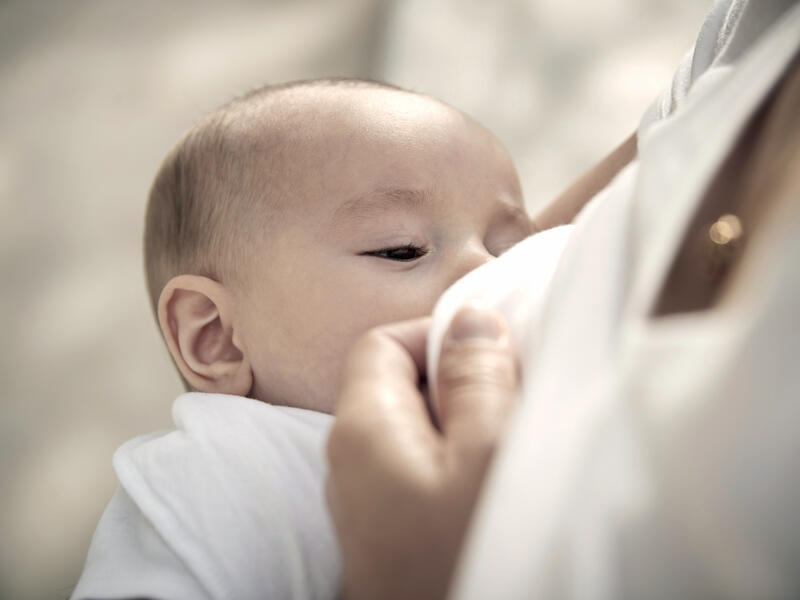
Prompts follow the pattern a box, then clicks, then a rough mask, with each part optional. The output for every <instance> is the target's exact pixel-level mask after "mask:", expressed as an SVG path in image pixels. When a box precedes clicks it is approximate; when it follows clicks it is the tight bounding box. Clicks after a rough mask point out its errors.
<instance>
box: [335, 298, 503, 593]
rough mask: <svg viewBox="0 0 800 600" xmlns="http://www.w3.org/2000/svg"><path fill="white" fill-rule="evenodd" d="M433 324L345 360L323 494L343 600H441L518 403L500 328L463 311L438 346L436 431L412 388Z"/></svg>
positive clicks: (490, 318) (364, 342)
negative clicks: (337, 550)
mask: <svg viewBox="0 0 800 600" xmlns="http://www.w3.org/2000/svg"><path fill="white" fill-rule="evenodd" d="M429 324H430V320H429V319H427V318H426V319H417V320H413V321H406V322H403V323H397V324H393V325H388V326H384V327H379V328H376V329H373V330H371V331H370V332H368V333H367V334H365V335H364V336H363V337H362V338H361V339H360V340H359V341H358V342H357V343H356V344H355V345H354V346H353V348H352V350H351V352H350V356H349V361H348V364H347V368H346V373H345V380H344V385H343V390H342V393H341V396H340V398H339V402H338V404H337V407H336V417H337V419H336V423H335V425H334V427H333V430H332V431H331V435H330V439H329V442H328V456H329V461H330V467H331V471H330V478H329V481H328V489H327V492H328V502H329V505H330V508H331V512H332V515H333V520H334V523H335V526H336V531H337V535H338V538H339V543H340V546H341V550H342V554H343V559H344V575H343V582H342V585H343V591H344V595H345V597H346V598H348V600H358V599H375V598H381V599H384V600H389V599H392V598H414V599H425V598H443V597H444V596H445V594H446V593H447V589H448V586H449V583H450V578H451V577H452V575H453V569H454V566H455V563H456V558H457V556H458V551H459V548H460V546H461V542H462V540H463V537H464V533H465V531H466V528H467V524H468V522H469V518H470V514H471V512H472V509H473V506H474V504H475V501H476V499H477V496H478V492H479V490H480V486H481V482H482V481H483V477H484V475H485V473H486V469H487V467H488V465H489V461H490V460H491V457H492V454H493V451H494V448H495V445H496V444H497V441H498V440H499V439H500V436H501V434H502V431H503V427H504V425H505V423H506V420H507V417H508V414H509V412H510V408H511V406H512V403H513V400H514V398H515V394H516V387H517V369H516V363H515V360H514V358H513V355H512V352H511V348H510V339H509V335H508V332H507V329H506V326H505V323H504V322H503V320H502V318H501V317H500V316H499V315H498V314H497V313H494V312H490V311H487V310H483V309H478V308H476V307H467V308H465V309H462V310H461V311H460V312H459V313H458V314H457V315H456V317H455V318H454V319H453V323H452V324H451V326H450V329H449V330H448V332H447V334H446V335H445V339H444V342H443V344H442V353H441V358H440V361H439V372H438V374H437V375H438V376H437V382H438V384H437V385H438V390H437V392H438V395H437V397H438V402H439V404H438V410H439V414H438V415H437V420H438V424H439V428H438V429H437V428H436V427H435V426H434V425H433V423H432V421H431V418H430V416H429V413H428V409H427V408H426V403H425V399H424V397H423V394H422V392H420V388H419V382H420V379H421V377H423V376H424V365H425V343H426V337H427V331H428V326H429Z"/></svg>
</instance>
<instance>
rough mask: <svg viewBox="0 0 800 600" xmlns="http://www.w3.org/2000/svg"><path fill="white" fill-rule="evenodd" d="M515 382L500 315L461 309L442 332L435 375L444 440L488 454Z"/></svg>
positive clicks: (504, 417)
mask: <svg viewBox="0 0 800 600" xmlns="http://www.w3.org/2000/svg"><path fill="white" fill-rule="evenodd" d="M517 383H518V377H517V366H516V360H515V358H514V355H513V352H512V348H511V339H510V336H509V334H508V328H507V326H506V323H505V321H504V320H503V317H502V316H501V315H500V314H499V313H497V312H496V311H494V310H491V309H488V308H484V307H480V306H475V305H468V306H466V307H464V308H462V309H461V310H460V311H459V312H458V313H456V315H455V317H454V318H453V321H452V322H451V324H450V328H449V329H448V330H447V332H446V333H445V336H444V340H443V341H442V349H441V355H440V357H439V368H438V372H437V374H436V386H437V389H436V395H437V399H438V407H437V408H438V417H439V425H440V427H441V430H442V434H443V435H444V437H445V440H446V442H447V443H452V444H453V445H456V446H458V447H459V448H461V449H464V450H468V449H469V450H477V451H478V453H479V454H480V453H484V454H486V453H487V451H488V452H489V453H490V452H491V450H492V449H493V448H494V445H495V443H496V442H497V440H498V439H499V437H500V434H501V433H502V429H503V427H504V425H505V422H506V420H507V418H508V415H509V413H510V409H511V407H512V406H513V404H514V401H515V399H516V393H517ZM487 458H488V457H487Z"/></svg>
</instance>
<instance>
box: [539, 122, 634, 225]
mask: <svg viewBox="0 0 800 600" xmlns="http://www.w3.org/2000/svg"><path fill="white" fill-rule="evenodd" d="M634 158H636V132H634V133H633V134H631V135H630V136H629V137H628V139H626V140H625V141H624V142H622V144H620V145H619V146H617V147H616V148H615V149H614V150H613V151H611V153H610V154H608V156H606V157H605V158H604V159H603V160H601V161H600V162H599V163H597V164H596V165H595V166H594V167H592V168H591V169H590V170H589V171H587V172H586V173H584V174H583V175H581V177H579V178H578V179H577V180H576V181H575V182H574V183H573V184H572V185H570V186H569V187H568V188H567V189H566V190H565V191H564V192H563V193H562V194H561V195H560V196H558V197H557V198H556V199H555V200H553V201H552V202H551V203H550V204H548V205H547V206H545V207H544V208H543V209H542V210H540V211H539V212H538V213H537V214H536V215H535V216H534V217H533V225H534V227H535V228H536V230H537V231H544V230H545V229H550V228H551V227H556V226H557V225H565V224H566V223H570V222H571V221H572V219H573V218H575V215H577V214H578V213H579V212H580V210H581V209H582V208H583V207H584V205H585V204H586V203H587V202H588V201H589V200H591V199H592V198H593V197H594V195H595V194H596V193H597V192H599V191H600V190H602V189H603V188H604V187H606V185H608V183H609V182H610V181H611V180H612V179H613V178H614V176H615V175H616V174H617V173H619V172H620V171H621V170H622V169H623V167H625V166H626V165H627V164H628V163H630V162H631V161H632V160H633V159H634Z"/></svg>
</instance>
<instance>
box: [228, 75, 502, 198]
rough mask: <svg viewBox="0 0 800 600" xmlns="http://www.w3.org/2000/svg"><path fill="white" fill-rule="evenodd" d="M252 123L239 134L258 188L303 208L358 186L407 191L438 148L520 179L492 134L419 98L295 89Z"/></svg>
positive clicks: (269, 103)
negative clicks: (248, 146)
mask: <svg viewBox="0 0 800 600" xmlns="http://www.w3.org/2000/svg"><path fill="white" fill-rule="evenodd" d="M249 116H250V117H251V118H250V119H243V120H242V121H241V123H242V125H243V127H242V129H241V132H242V134H243V136H244V137H246V138H248V139H249V140H251V144H252V145H251V149H252V153H251V154H252V156H251V158H253V159H254V160H253V161H252V162H251V161H248V162H250V164H251V165H252V169H251V173H250V174H249V176H250V177H252V181H253V185H254V186H262V187H263V188H264V189H270V190H278V189H280V190H281V191H282V192H283V193H281V194H279V196H280V197H282V198H284V199H285V200H284V202H290V203H291V205H294V206H296V205H298V204H300V208H302V203H303V201H304V200H306V201H311V200H313V201H319V199H320V198H326V197H327V198H329V199H330V201H331V202H333V201H334V198H337V199H338V200H342V201H344V200H346V199H347V198H348V197H349V196H350V195H351V194H350V192H352V191H353V189H355V188H357V187H359V184H360V183H363V185H364V186H366V187H378V188H384V187H403V185H404V184H405V182H408V181H410V180H413V179H415V178H416V174H417V173H420V172H422V171H424V170H425V168H424V167H425V164H424V163H423V159H422V158H421V157H424V156H426V155H428V156H429V155H430V154H431V151H432V149H433V151H434V152H436V153H437V154H438V155H439V156H441V155H445V154H449V155H453V156H454V157H455V156H457V155H466V154H470V157H471V158H472V159H476V162H477V163H478V165H480V163H484V162H485V163H486V164H494V165H502V167H503V168H504V169H507V170H508V171H509V173H508V176H509V178H510V179H516V173H515V171H514V170H513V164H512V163H511V161H510V157H508V155H507V152H506V151H505V149H504V148H503V147H502V144H500V142H499V141H498V140H497V139H496V138H495V137H494V136H493V135H492V134H491V133H490V132H488V130H486V129H485V128H483V126H481V125H479V124H478V123H477V122H475V121H473V120H472V119H471V118H469V117H467V116H466V115H464V114H463V113H461V112H459V111H457V110H456V109H454V108H452V107H450V106H448V105H446V104H444V103H442V102H440V101H438V100H436V99H433V98H430V97H427V96H422V95H419V94H414V93H410V92H406V91H402V90H394V89H383V88H377V87H375V88H371V87H336V86H310V87H301V88H290V89H286V90H282V91H280V92H278V93H275V94H272V95H271V96H270V97H269V98H268V99H267V100H266V101H265V102H264V103H263V105H261V106H259V107H257V109H256V110H255V111H254V112H252V113H250V115H249ZM247 121H250V122H249V123H246V122H247ZM466 149H469V150H466ZM426 153H427V154H426ZM378 157H380V158H382V159H383V160H377V158H378ZM476 157H477V158H476ZM455 160H456V159H454V162H455ZM442 175H446V174H442ZM367 180H371V183H370V182H368V181H367ZM434 183H435V182H428V184H429V185H433V184H434ZM411 187H417V186H414V185H412V186H411ZM426 187H427V186H426ZM347 188H352V189H350V190H349V191H347ZM287 208H288V207H287ZM292 212H294V211H292ZM301 212H302V211H301Z"/></svg>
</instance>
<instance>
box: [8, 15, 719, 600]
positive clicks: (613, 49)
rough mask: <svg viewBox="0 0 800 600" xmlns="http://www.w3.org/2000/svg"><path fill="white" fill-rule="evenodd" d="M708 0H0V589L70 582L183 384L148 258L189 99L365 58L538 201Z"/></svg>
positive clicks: (671, 62)
mask: <svg viewBox="0 0 800 600" xmlns="http://www.w3.org/2000/svg"><path fill="white" fill-rule="evenodd" d="M709 5H710V0H701V1H698V0H670V1H669V2H664V1H663V0H595V1H593V2H586V1H585V0H497V1H494V2H487V1H484V0H397V1H394V2H392V1H388V0H387V1H381V0H272V1H263V2H225V3H222V2H210V1H197V0H192V1H189V0H171V1H170V2H162V1H156V0H139V1H137V2H120V1H106V2H99V1H95V2H91V1H89V0H85V1H75V0H72V1H59V2H55V1H50V2H48V1H44V0H41V1H25V0H5V1H2V2H0V332H2V336H3V339H4V342H3V345H2V349H0V381H1V382H2V387H0V407H1V408H2V419H0V428H1V429H0V452H1V454H0V502H1V503H2V505H1V506H2V511H0V598H2V599H28V598H31V599H33V598H62V599H63V598H66V597H67V596H69V594H70V593H71V591H72V587H73V586H74V584H75V582H76V581H77V578H78V575H79V572H80V569H81V566H82V564H83V560H84V558H85V554H86V550H87V548H88V545H89V541H90V539H91V535H92V532H93V530H94V526H95V524H96V523H97V520H98V518H99V517H100V514H101V512H102V510H103V507H104V505H105V503H106V502H107V501H108V499H109V498H110V497H111V494H112V493H113V491H114V488H115V486H116V479H115V477H114V473H113V471H112V468H111V455H112V453H113V451H114V449H115V448H116V447H117V446H118V445H119V444H121V443H122V442H123V441H125V440H126V439H129V438H131V437H133V436H135V435H138V434H140V433H144V432H148V431H153V430H157V429H165V428H169V427H170V424H171V422H170V405H171V402H172V400H173V399H174V397H175V396H176V395H177V394H178V393H180V391H181V387H180V383H179V380H178V377H177V376H176V374H175V373H174V372H173V369H172V366H171V363H170V361H169V359H168V356H167V353H166V351H165V350H164V348H163V347H162V344H161V340H160V337H159V335H158V332H157V330H156V327H155V325H154V322H153V319H152V316H151V314H150V310H149V307H148V302H147V297H146V294H145V285H144V278H143V274H142V266H141V234H142V221H143V215H144V208H145V199H146V195H147V191H148V188H149V185H150V182H151V179H152V177H153V175H154V173H155V171H156V169H157V167H158V165H159V163H160V161H161V159H162V157H163V156H164V154H165V153H166V152H167V150H168V149H169V148H170V147H171V145H172V144H173V143H174V142H175V141H176V140H177V139H178V137H179V136H180V135H181V133H182V132H183V131H184V130H185V129H186V128H187V127H189V126H190V125H191V124H192V123H193V122H194V121H195V120H197V119H198V118H199V117H200V116H201V115H203V114H204V113H206V112H207V111H209V110H211V109H213V108H214V107H216V106H217V105H219V104H221V103H222V102H225V101H226V100H228V99H230V98H231V97H233V96H234V95H237V94H239V93H242V92H244V91H246V90H248V89H249V88H251V87H254V86H257V85H259V84H262V83H266V82H271V83H274V82H280V81H286V80H292V79H299V78H307V77H318V76H326V75H345V76H360V77H370V78H377V79H382V80H387V81H390V82H392V83H396V84H399V85H401V86H404V87H408V88H411V89H413V90H418V91H422V92H426V93H429V94H432V95H434V96H437V97H439V98H441V99H443V100H445V101H447V102H449V103H451V104H453V105H455V106H457V107H459V108H461V109H462V110H464V111H466V112H468V113H470V114H471V115H473V116H474V117H475V118H477V119H478V120H479V121H482V122H483V123H484V124H485V125H487V126H488V127H489V128H490V129H492V130H493V131H494V132H495V133H496V134H497V135H498V137H499V138H500V139H501V140H502V141H503V142H504V143H505V144H506V146H507V147H508V149H509V150H510V152H511V154H512V156H513V157H514V158H515V160H516V162H517V166H518V168H519V171H520V173H521V175H522V179H523V187H524V191H525V194H526V197H527V202H528V205H529V207H530V208H531V209H535V208H536V207H537V206H541V205H542V204H543V203H545V202H546V201H548V200H549V199H550V198H552V197H553V196H554V195H555V194H556V193H558V192H559V191H560V190H561V189H562V188H563V187H564V186H565V185H567V184H568V183H569V182H570V181H571V180H572V179H573V178H574V177H576V176H577V175H578V174H580V173H581V172H582V171H583V170H584V169H586V168H587V167H589V166H590V165H591V164H593V163H594V162H595V161H596V160H598V159H600V158H601V157H602V156H603V155H604V154H605V153H606V152H607V151H609V150H610V149H611V148H612V147H613V146H615V145H616V144H617V143H619V142H621V141H622V140H623V139H624V138H625V137H627V135H628V134H630V133H631V132H632V131H633V130H634V128H635V127H636V124H637V122H638V119H639V117H640V115H641V114H642V112H643V111H644V110H645V108H646V107H647V105H648V103H649V102H650V100H651V99H652V98H653V96H654V95H655V94H656V93H657V92H658V91H659V90H660V89H661V88H662V87H663V86H664V85H665V84H666V83H667V81H668V79H669V77H670V75H671V73H672V69H673V68H674V67H675V66H676V65H677V63H678V61H679V60H680V58H681V57H682V55H683V54H684V52H685V51H686V50H687V49H688V48H689V47H690V45H691V43H692V42H693V40H694V37H695V35H696V33H697V30H698V28H699V25H700V22H701V20H702V16H703V15H704V13H705V12H706V10H707V9H708V7H709Z"/></svg>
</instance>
